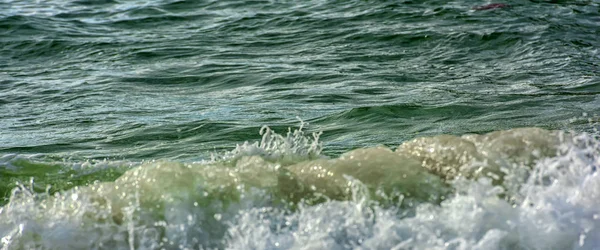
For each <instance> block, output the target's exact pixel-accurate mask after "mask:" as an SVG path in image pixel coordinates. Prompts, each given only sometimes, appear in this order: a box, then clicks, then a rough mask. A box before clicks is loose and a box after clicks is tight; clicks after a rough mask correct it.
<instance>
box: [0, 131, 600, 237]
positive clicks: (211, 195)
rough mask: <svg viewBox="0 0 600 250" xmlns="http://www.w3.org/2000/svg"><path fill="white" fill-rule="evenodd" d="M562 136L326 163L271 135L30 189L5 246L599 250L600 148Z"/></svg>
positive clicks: (545, 134) (424, 145)
mask: <svg viewBox="0 0 600 250" xmlns="http://www.w3.org/2000/svg"><path fill="white" fill-rule="evenodd" d="M265 131H267V130H263V132H265ZM565 134H566V133H563V132H559V131H547V130H543V129H538V128H524V129H515V130H508V131H496V132H492V133H489V134H484V135H465V136H461V137H453V136H446V135H441V136H437V137H429V138H417V139H415V140H413V141H408V142H405V143H404V144H402V145H401V146H399V147H398V148H397V149H396V150H395V151H392V150H391V149H388V148H385V147H375V148H365V149H357V150H352V151H349V152H347V153H344V154H342V155H340V156H339V157H338V158H331V159H330V158H327V157H325V156H322V155H320V154H318V152H319V151H311V150H310V149H311V148H313V149H319V148H318V147H315V146H314V145H318V143H314V142H315V141H318V140H317V139H318V137H312V139H311V138H310V137H309V138H306V139H305V140H289V139H290V138H294V136H304V135H303V134H301V133H294V132H291V133H288V135H287V136H285V137H284V136H280V135H276V134H275V133H273V132H269V133H263V140H262V141H261V142H260V143H247V144H244V145H245V146H244V145H242V146H239V147H238V148H237V149H236V150H234V151H232V152H229V153H227V154H226V156H225V157H220V158H219V159H217V160H215V161H207V162H199V163H186V162H169V161H160V160H158V161H152V162H146V163H141V164H140V165H139V166H137V167H135V168H133V169H131V170H128V171H126V172H125V173H124V174H123V175H121V176H120V177H119V178H117V179H116V180H114V181H104V182H95V183H91V184H88V185H84V186H77V187H74V188H72V189H70V190H65V191H62V192H57V193H54V194H50V193H49V192H34V191H33V185H34V184H32V183H30V184H28V185H22V184H21V185H19V186H18V187H17V188H15V189H13V191H12V194H11V197H10V201H9V202H8V204H6V205H5V206H3V207H2V208H1V209H0V236H2V238H1V241H0V244H2V245H1V246H2V248H3V249H24V248H25V249H29V248H35V249H39V248H44V249H56V248H62V249H64V248H67V249H81V248H89V249H105V248H111V249H131V248H134V249H155V248H166V249H190V248H204V249H224V248H228V249H242V248H244V249H245V248H247V247H250V248H256V249H298V248H303V249H323V248H328V249H355V248H362V249H393V248H395V249H404V248H414V249H448V248H454V249H477V248H479V249H484V248H485V249H532V248H533V249H536V248H541V249H544V248H552V247H555V246H558V247H560V248H575V249H577V248H580V249H594V248H597V247H598V246H600V243H599V241H600V239H598V238H597V237H596V235H599V230H600V229H599V228H600V225H599V222H598V221H599V214H600V210H598V208H597V206H596V201H597V200H598V198H599V193H598V192H597V190H599V185H600V184H599V183H600V179H598V174H597V168H598V166H599V165H600V160H599V158H600V153H599V147H598V140H597V138H596V137H595V136H594V135H590V134H586V133H580V134H572V135H568V136H566V135H565ZM265 137H266V138H265ZM270 138H271V139H270ZM299 145H303V146H299ZM290 149H294V150H290ZM409 149H410V150H409ZM432 149H433V150H432ZM319 150H320V149H319ZM253 152H254V153H253ZM311 152H313V153H311ZM286 154H292V155H291V156H286ZM295 154H296V155H295ZM444 168H449V169H454V170H453V171H451V172H443V171H439V169H444ZM473 168H476V170H473ZM482 170H486V171H488V172H487V174H481V173H486V172H485V171H482ZM498 176H499V178H498ZM506 182H509V183H512V182H515V183H517V182H518V185H512V184H511V185H507V184H506ZM507 197H511V199H506V198H507ZM513 197H514V198H513ZM548 235H550V236H548ZM548 237H550V238H548Z"/></svg>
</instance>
